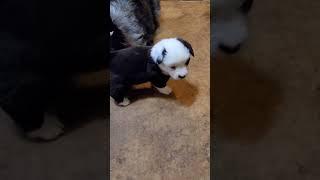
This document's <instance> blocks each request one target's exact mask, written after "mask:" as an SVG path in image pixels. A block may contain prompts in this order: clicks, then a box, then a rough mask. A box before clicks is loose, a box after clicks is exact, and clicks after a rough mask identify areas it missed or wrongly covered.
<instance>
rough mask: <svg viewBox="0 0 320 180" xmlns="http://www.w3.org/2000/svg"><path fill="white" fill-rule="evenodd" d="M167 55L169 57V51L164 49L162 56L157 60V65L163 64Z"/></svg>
mask: <svg viewBox="0 0 320 180" xmlns="http://www.w3.org/2000/svg"><path fill="white" fill-rule="evenodd" d="M166 55H167V50H166V49H165V48H163V50H162V52H161V55H160V56H158V58H157V63H158V64H161V63H162V61H163V59H164V57H165V56H166Z"/></svg>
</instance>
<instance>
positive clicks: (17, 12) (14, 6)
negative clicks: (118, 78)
mask: <svg viewBox="0 0 320 180" xmlns="http://www.w3.org/2000/svg"><path fill="white" fill-rule="evenodd" d="M105 6H106V5H105V4H104V1H91V0H69V1H64V0H55V1H38V0H30V1H24V0H3V1H1V3H0V74H1V75H0V106H1V107H2V108H3V109H4V110H5V111H6V112H7V113H8V114H9V115H10V116H11V117H12V118H13V119H14V120H15V122H16V123H17V124H18V125H19V127H20V128H21V129H22V130H23V132H25V133H26V134H29V135H30V137H32V138H38V137H39V138H44V139H47V140H48V139H52V138H55V137H57V136H58V135H59V134H61V133H62V129H61V127H60V125H58V123H52V122H50V123H47V120H48V119H47V118H46V120H45V113H46V112H47V108H48V106H49V104H50V102H51V101H52V100H53V99H55V98H57V97H58V96H59V92H61V91H64V89H63V88H64V87H66V86H68V85H69V83H70V82H69V80H70V79H71V78H72V76H74V75H77V74H81V73H84V72H91V71H96V70H99V69H103V68H106V66H107V62H106V59H105V56H106V52H105V51H106V49H107V47H106V43H105V40H106V37H105ZM50 121H56V120H54V119H50ZM51 125H54V126H55V128H49V129H50V130H49V131H50V132H49V131H42V130H41V129H43V128H45V129H48V128H47V127H49V126H51ZM42 132H45V133H46V135H45V136H41V133H42ZM48 133H49V135H48ZM50 133H51V134H50Z"/></svg>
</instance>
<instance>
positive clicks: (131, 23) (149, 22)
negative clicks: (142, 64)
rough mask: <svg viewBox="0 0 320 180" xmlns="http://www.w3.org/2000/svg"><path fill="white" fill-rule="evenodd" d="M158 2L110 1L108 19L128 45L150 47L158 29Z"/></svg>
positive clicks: (153, 0) (150, 0)
mask: <svg viewBox="0 0 320 180" xmlns="http://www.w3.org/2000/svg"><path fill="white" fill-rule="evenodd" d="M159 16H160V1H159V0H111V1H110V17H111V20H112V22H113V23H114V25H115V26H116V27H117V28H118V29H119V30H120V31H121V32H122V34H123V35H124V37H125V40H126V42H127V44H128V45H131V46H137V45H151V44H153V37H154V35H155V32H156V30H157V28H158V27H159V20H158V18H159Z"/></svg>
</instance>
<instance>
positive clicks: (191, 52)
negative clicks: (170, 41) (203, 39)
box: [177, 38, 194, 57]
mask: <svg viewBox="0 0 320 180" xmlns="http://www.w3.org/2000/svg"><path fill="white" fill-rule="evenodd" d="M177 40H178V41H180V42H181V43H182V44H183V45H184V46H185V47H186V48H188V49H189V52H190V54H191V55H192V56H193V57H194V52H193V49H192V46H191V44H190V43H189V42H187V41H186V40H183V39H181V38H177Z"/></svg>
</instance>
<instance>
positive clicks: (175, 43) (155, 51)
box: [151, 38, 191, 80]
mask: <svg viewBox="0 0 320 180" xmlns="http://www.w3.org/2000/svg"><path fill="white" fill-rule="evenodd" d="M164 49H165V55H164V58H163V59H162V62H161V63H160V64H159V65H158V66H159V68H160V69H161V70H162V72H163V73H164V74H166V75H169V76H170V77H171V78H173V79H176V80H177V79H183V78H184V77H185V76H186V75H187V74H188V68H187V67H188V63H189V61H190V56H191V54H190V51H189V49H188V48H187V47H185V46H184V45H183V43H181V42H180V41H179V40H177V39H176V38H170V39H163V40H161V41H159V42H158V43H156V44H155V45H154V46H153V47H152V49H151V57H152V59H153V60H154V61H155V62H156V63H157V59H159V57H160V58H161V57H162V56H163V50H164Z"/></svg>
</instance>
